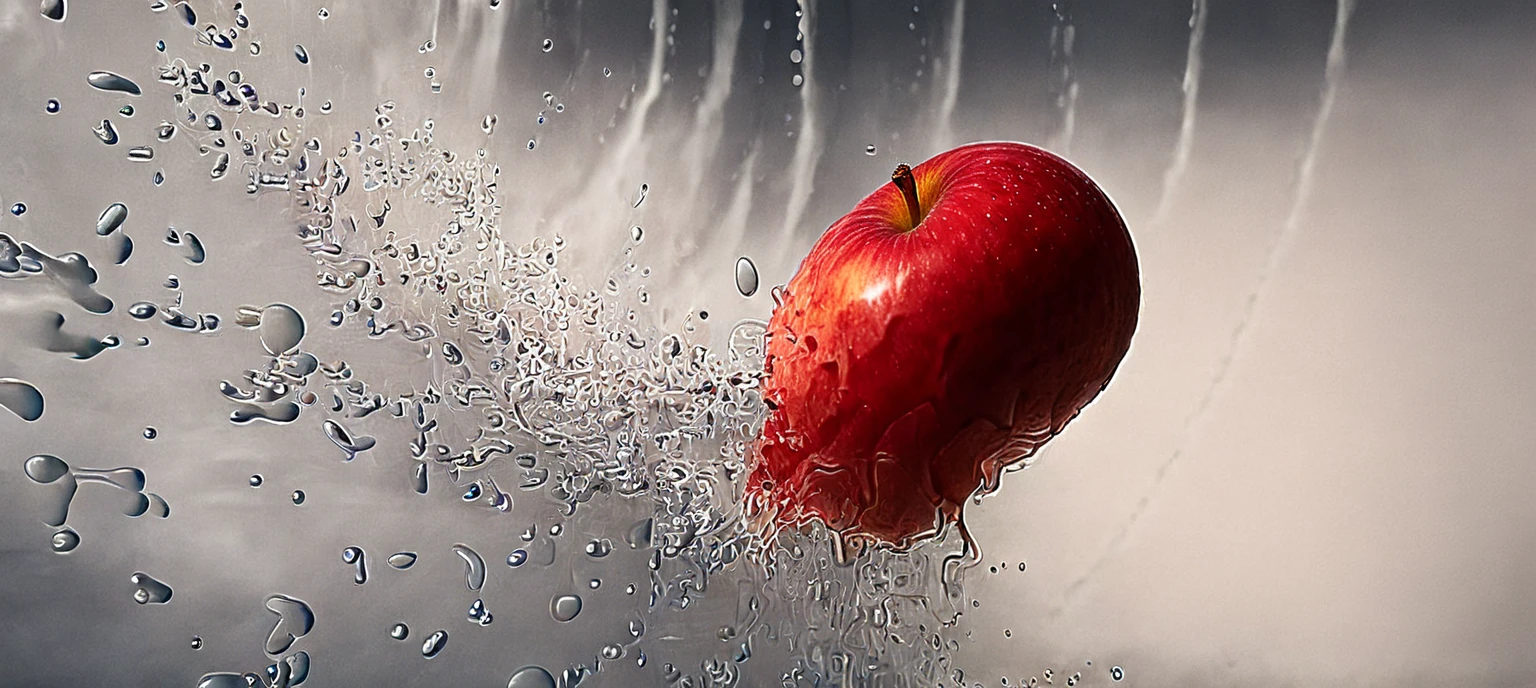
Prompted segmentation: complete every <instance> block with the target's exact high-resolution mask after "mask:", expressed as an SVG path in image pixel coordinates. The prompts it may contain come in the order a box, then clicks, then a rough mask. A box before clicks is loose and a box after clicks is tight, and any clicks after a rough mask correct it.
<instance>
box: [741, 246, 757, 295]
mask: <svg viewBox="0 0 1536 688" xmlns="http://www.w3.org/2000/svg"><path fill="white" fill-rule="evenodd" d="M736 291H738V292H741V295H742V296H751V295H753V294H756V293H757V265H756V264H754V263H753V262H752V259H751V258H748V257H746V256H742V257H740V258H737V259H736Z"/></svg>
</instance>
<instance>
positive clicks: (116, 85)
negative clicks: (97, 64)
mask: <svg viewBox="0 0 1536 688" xmlns="http://www.w3.org/2000/svg"><path fill="white" fill-rule="evenodd" d="M85 81H86V83H89V84H90V85H91V86H92V87H93V88H96V89H98V90H102V91H114V92H117V93H127V94H128V95H130V96H137V95H143V93H144V91H142V90H140V89H139V85H138V84H136V83H133V80H132V79H129V78H128V77H126V76H123V75H121V74H118V73H115V72H91V73H90V74H88V75H86V77H85Z"/></svg>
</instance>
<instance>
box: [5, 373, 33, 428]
mask: <svg viewBox="0 0 1536 688" xmlns="http://www.w3.org/2000/svg"><path fill="white" fill-rule="evenodd" d="M0 406H4V407H5V410H7V411H10V412H11V413H14V414H16V415H17V416H18V417H20V418H21V419H22V420H24V421H27V422H29V423H30V422H32V421H35V420H37V419H38V418H42V417H43V393H42V392H39V391H37V387H35V386H34V385H33V384H32V383H30V382H27V381H26V380H18V379H16V378H13V377H0Z"/></svg>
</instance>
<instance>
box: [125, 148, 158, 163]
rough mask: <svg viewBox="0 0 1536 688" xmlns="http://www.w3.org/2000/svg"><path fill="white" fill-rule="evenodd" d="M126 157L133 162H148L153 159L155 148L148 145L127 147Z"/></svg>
mask: <svg viewBox="0 0 1536 688" xmlns="http://www.w3.org/2000/svg"><path fill="white" fill-rule="evenodd" d="M128 159H129V160H131V161H133V162H149V161H151V160H154V159H155V149H154V148H151V147H149V146H134V147H132V148H129V149H128Z"/></svg>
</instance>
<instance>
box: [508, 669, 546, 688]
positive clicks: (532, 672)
mask: <svg viewBox="0 0 1536 688" xmlns="http://www.w3.org/2000/svg"><path fill="white" fill-rule="evenodd" d="M507 688H555V677H554V676H551V675H550V673H549V671H547V670H546V669H545V668H544V667H541V666H525V667H523V668H521V669H518V670H517V671H514V672H512V679H511V680H509V681H507Z"/></svg>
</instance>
